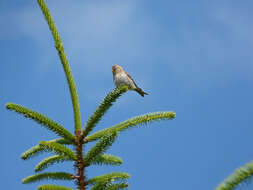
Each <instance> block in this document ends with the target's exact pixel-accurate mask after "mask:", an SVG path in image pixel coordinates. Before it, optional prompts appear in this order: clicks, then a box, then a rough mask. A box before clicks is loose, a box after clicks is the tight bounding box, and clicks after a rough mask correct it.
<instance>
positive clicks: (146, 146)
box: [0, 0, 253, 190]
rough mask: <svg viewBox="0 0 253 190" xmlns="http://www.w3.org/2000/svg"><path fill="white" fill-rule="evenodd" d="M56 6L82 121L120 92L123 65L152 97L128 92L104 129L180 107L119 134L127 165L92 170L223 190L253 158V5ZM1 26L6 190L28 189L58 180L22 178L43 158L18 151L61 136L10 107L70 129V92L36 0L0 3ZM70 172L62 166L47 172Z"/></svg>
mask: <svg viewBox="0 0 253 190" xmlns="http://www.w3.org/2000/svg"><path fill="white" fill-rule="evenodd" d="M47 3H48V6H49V8H50V10H51V12H52V15H53V18H54V20H55V22H56V24H57V26H58V29H59V31H60V34H61V36H62V39H63V43H64V45H65V49H66V53H67V56H68V59H69V62H70V66H71V68H72V71H73V75H74V78H75V81H76V84H77V89H78V93H79V99H80V106H81V112H82V119H83V123H84V122H85V121H86V120H87V118H88V117H89V115H91V114H92V112H93V111H94V109H95V108H96V106H97V105H98V103H99V102H100V101H101V100H102V98H103V97H104V96H105V95H106V93H108V92H109V91H110V90H111V89H113V88H114V85H113V82H112V74H111V66H112V65H114V64H119V65H121V66H123V67H124V68H125V70H127V71H128V72H129V73H130V74H131V75H132V77H133V78H134V79H135V80H136V83H137V84H138V85H139V86H140V87H142V88H143V89H144V90H145V91H147V92H148V93H149V94H150V95H149V96H146V97H145V98H142V97H140V96H139V95H138V94H137V93H135V92H128V93H127V94H125V95H124V96H123V97H121V98H120V99H119V101H117V103H116V104H115V105H114V106H113V107H112V109H111V110H110V111H109V112H108V113H107V114H106V116H105V117H104V118H103V120H102V121H101V123H99V125H98V126H97V128H96V130H99V129H102V128H105V127H109V126H111V125H113V124H116V123H118V122H121V121H124V120H126V119H128V118H130V117H133V116H136V115H141V114H144V113H148V112H154V111H163V110H173V111H175V112H176V113H177V118H176V119H175V120H173V121H165V122H160V123H153V124H151V125H150V127H143V128H136V129H132V130H129V131H127V132H124V133H122V134H121V135H120V136H119V139H118V142H116V143H115V144H114V145H113V146H112V148H111V149H110V151H109V152H110V153H112V154H115V155H118V156H120V157H122V159H123V161H124V163H123V165H122V166H119V167H114V168H110V167H106V166H105V167H99V168H98V167H91V168H90V169H88V171H87V175H88V177H93V176H96V175H101V174H105V173H108V172H110V171H125V172H128V173H130V174H131V178H130V180H129V183H130V189H175V190H185V189H192V190H193V189H194V190H203V189H214V188H215V187H216V186H217V185H218V184H219V183H220V182H221V181H223V179H225V178H226V177H227V176H228V175H229V174H231V173H232V172H233V171H234V169H236V168H238V167H239V166H242V165H244V164H245V163H247V162H249V161H251V160H252V159H253V151H252V148H251V144H252V143H253V138H252V134H253V127H252V125H253V117H252V107H253V101H252V97H253V88H252V82H253V75H252V72H253V53H252V48H253V36H252V33H253V23H252V18H253V17H252V16H253V13H252V11H251V9H252V6H253V2H252V1H250V0H245V1H240V2H239V1H235V0H213V1H206V0H202V1H200V0H195V1H187V0H181V1H176V0H171V1H163V0H158V1H151V0H145V1H144V0H121V1H119V0H107V1H103V0H92V1H91V0H86V1H67V0H61V1H48V2H47ZM0 26H1V30H0V52H1V53H0V55H1V69H0V81H1V82H0V84H1V87H2V90H1V94H2V96H1V98H0V105H1V107H0V118H1V120H2V121H3V122H2V127H1V134H2V138H1V139H0V141H1V144H2V149H3V152H4V154H2V156H1V157H0V161H1V169H2V168H3V170H2V172H1V174H0V178H1V186H2V188H8V189H17V188H18V189H21V190H22V189H26V190H30V189H35V188H36V187H37V186H38V184H45V183H51V181H48V182H47V181H46V182H45V181H43V182H41V183H36V184H31V185H22V184H21V179H22V178H24V177H26V176H28V175H31V174H33V173H34V172H33V167H34V166H35V164H36V163H38V162H39V161H40V160H41V159H43V158H44V157H45V155H40V156H39V157H37V158H35V159H32V160H31V161H22V160H21V159H20V154H21V153H22V152H24V151H25V150H26V149H28V148H30V147H31V146H34V145H36V144H37V143H38V142H39V141H40V140H49V139H53V138H56V136H55V135H54V134H52V133H51V132H50V131H47V130H46V129H44V128H42V127H40V126H39V125H37V124H36V123H34V122H33V121H29V120H27V119H24V118H22V117H21V116H18V115H16V114H14V113H12V112H9V111H7V110H6V109H5V107H4V105H5V103H7V102H14V103H18V104H21V105H24V106H27V107H29V108H31V109H33V110H37V111H39V112H42V113H45V114H46V115H48V116H49V117H50V118H53V119H54V120H56V121H59V122H60V123H61V124H63V125H64V126H65V127H66V128H67V129H69V130H71V131H73V116H72V107H71V101H70V95H69V92H68V87H67V84H66V79H65V77H64V73H63V70H62V68H61V64H60V62H59V58H58V57H57V53H56V50H55V48H54V44H53V40H52V37H51V34H50V32H49V30H48V27H47V25H46V22H45V20H44V18H43V16H42V13H41V11H40V9H39V7H38V5H37V3H36V1H35V0H34V1H31V0H30V1H24V0H19V1H8V0H0ZM71 169H72V167H71V165H70V164H62V165H57V166H54V167H52V169H49V170H48V171H60V170H65V171H71ZM56 183H58V184H62V182H56ZM63 184H66V185H67V186H70V187H73V184H72V183H63ZM252 188H253V184H249V185H247V186H246V185H243V186H242V189H244V190H249V189H252Z"/></svg>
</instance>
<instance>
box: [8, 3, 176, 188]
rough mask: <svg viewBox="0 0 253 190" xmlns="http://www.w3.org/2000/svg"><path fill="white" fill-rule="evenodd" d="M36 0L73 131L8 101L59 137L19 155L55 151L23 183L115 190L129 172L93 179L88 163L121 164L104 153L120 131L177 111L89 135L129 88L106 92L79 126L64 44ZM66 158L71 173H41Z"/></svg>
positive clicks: (11, 107)
mask: <svg viewBox="0 0 253 190" xmlns="http://www.w3.org/2000/svg"><path fill="white" fill-rule="evenodd" d="M37 1H38V4H39V6H40V8H41V10H42V13H43V14H44V17H45V20H46V21H47V23H48V26H49V29H50V31H51V33H52V35H53V38H54V41H55V47H56V49H57V51H58V55H59V58H60V60H61V64H62V67H63V69H64V72H65V76H66V78H67V82H68V87H69V92H70V95H71V100H72V106H73V113H74V133H73V134H72V133H71V132H70V131H68V130H67V129H66V128H64V127H63V126H62V125H60V124H59V123H57V122H56V121H54V120H52V119H50V118H49V117H48V116H46V115H44V114H41V113H39V112H36V111H33V110H31V109H29V108H26V107H24V106H21V105H18V104H14V103H7V104H6V108H7V109H9V110H12V111H15V112H16V113H18V114H21V115H23V116H24V117H26V118H28V119H31V120H33V121H35V122H37V123H39V124H40V125H41V126H43V127H45V128H46V129H48V130H50V131H52V132H54V133H55V134H56V135H58V136H59V138H58V139H52V140H49V141H40V142H39V144H38V145H36V146H34V147H32V148H30V149H28V150H27V151H25V152H24V153H23V154H22V155H21V158H22V159H23V160H27V159H30V158H32V157H34V156H36V155H38V154H40V153H43V152H48V151H49V152H53V153H54V154H55V155H53V156H50V157H47V158H45V159H43V160H42V161H41V162H40V163H38V164H37V165H36V166H35V168H34V170H35V172H36V174H34V175H31V176H28V177H26V178H25V179H23V180H22V182H23V183H24V184H27V183H33V182H36V181H40V180H48V179H52V180H69V181H74V182H76V184H77V189H79V190H86V189H88V188H89V189H91V190H118V189H124V188H127V187H128V183H127V181H126V180H127V179H128V178H129V174H127V173H124V172H111V173H108V174H104V175H101V176H97V177H94V178H88V177H87V175H86V174H85V170H86V169H87V168H88V167H89V166H91V165H112V166H115V165H121V164H122V160H121V158H119V157H117V156H114V155H110V154H106V151H107V150H108V149H109V148H110V146H112V144H113V142H114V141H115V140H116V139H117V136H118V134H119V133H120V132H122V131H124V130H126V129H129V128H132V127H135V126H140V125H142V126H143V125H146V124H149V123H151V122H154V121H159V120H167V119H173V118H175V116H176V114H175V113H174V112H170V111H163V112H155V113H148V114H145V115H141V116H137V117H133V118H131V119H128V120H126V121H123V122H121V123H119V124H116V125H114V126H111V127H108V128H106V129H103V130H100V131H98V132H95V133H93V134H90V133H91V132H92V130H93V129H94V128H95V127H96V125H97V124H98V122H99V121H100V120H101V118H102V117H103V116H104V115H105V113H106V112H107V110H108V109H109V108H110V107H111V106H112V105H113V103H114V102H115V101H116V100H117V99H118V98H119V97H120V96H121V95H123V94H124V93H126V92H127V91H128V88H127V87H126V86H120V87H118V88H115V89H113V90H112V91H111V92H109V93H108V94H107V96H106V97H105V98H104V99H103V101H102V102H101V104H100V105H99V106H98V107H97V109H96V110H95V112H94V113H93V114H92V115H91V116H90V118H89V119H88V121H87V123H86V124H85V125H84V127H83V129H82V122H81V113H80V108H79V100H78V94H77V90H76V85H75V82H74V79H73V76H72V72H71V69H70V66H69V63H68V60H67V57H66V54H65V51H64V47H63V43H62V41H61V38H60V35H59V33H58V30H57V28H56V25H55V23H54V22H53V19H52V17H51V14H50V12H49V9H48V7H47V5H46V4H45V2H44V0H37ZM92 141H96V144H95V145H94V146H93V147H92V148H91V149H90V150H88V151H86V152H85V151H84V148H85V145H86V144H87V143H89V142H92ZM66 145H71V146H70V147H72V148H69V147H67V146H66ZM65 161H70V162H73V166H74V167H75V171H74V172H73V173H66V172H44V173H43V172H42V171H43V170H45V169H47V168H48V167H49V166H51V165H53V164H56V163H61V162H65ZM38 189H39V190H71V188H69V187H64V186H59V185H54V184H46V185H41V186H39V187H38Z"/></svg>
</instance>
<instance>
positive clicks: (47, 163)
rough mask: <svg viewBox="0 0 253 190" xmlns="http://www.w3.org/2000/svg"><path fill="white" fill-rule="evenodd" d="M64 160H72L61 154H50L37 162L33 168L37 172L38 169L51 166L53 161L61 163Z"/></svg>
mask: <svg viewBox="0 0 253 190" xmlns="http://www.w3.org/2000/svg"><path fill="white" fill-rule="evenodd" d="M64 161H72V160H71V159H70V158H69V157H67V156H61V155H54V156H50V157H48V158H45V159H44V160H42V161H41V162H40V163H38V164H37V165H36V166H35V169H34V170H35V172H39V171H42V170H44V169H46V168H48V167H49V166H51V165H53V164H55V163H61V162H64Z"/></svg>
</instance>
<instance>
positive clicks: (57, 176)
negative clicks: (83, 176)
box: [22, 172, 73, 184]
mask: <svg viewBox="0 0 253 190" xmlns="http://www.w3.org/2000/svg"><path fill="white" fill-rule="evenodd" d="M43 179H53V180H73V175H72V174H69V173H66V172H48V173H41V174H35V175H31V176H28V177H26V178H25V179H23V180H22V183H23V184H26V183H33V182H37V181H41V180H43Z"/></svg>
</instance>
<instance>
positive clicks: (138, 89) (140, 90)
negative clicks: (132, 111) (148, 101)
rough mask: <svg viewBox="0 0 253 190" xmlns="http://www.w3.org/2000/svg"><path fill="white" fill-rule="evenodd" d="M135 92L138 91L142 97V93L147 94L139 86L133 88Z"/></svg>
mask: <svg viewBox="0 0 253 190" xmlns="http://www.w3.org/2000/svg"><path fill="white" fill-rule="evenodd" d="M135 91H136V92H138V93H139V94H140V95H141V96H142V97H144V95H145V94H146V95H148V93H146V92H144V91H143V90H142V89H141V88H136V89H135Z"/></svg>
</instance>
